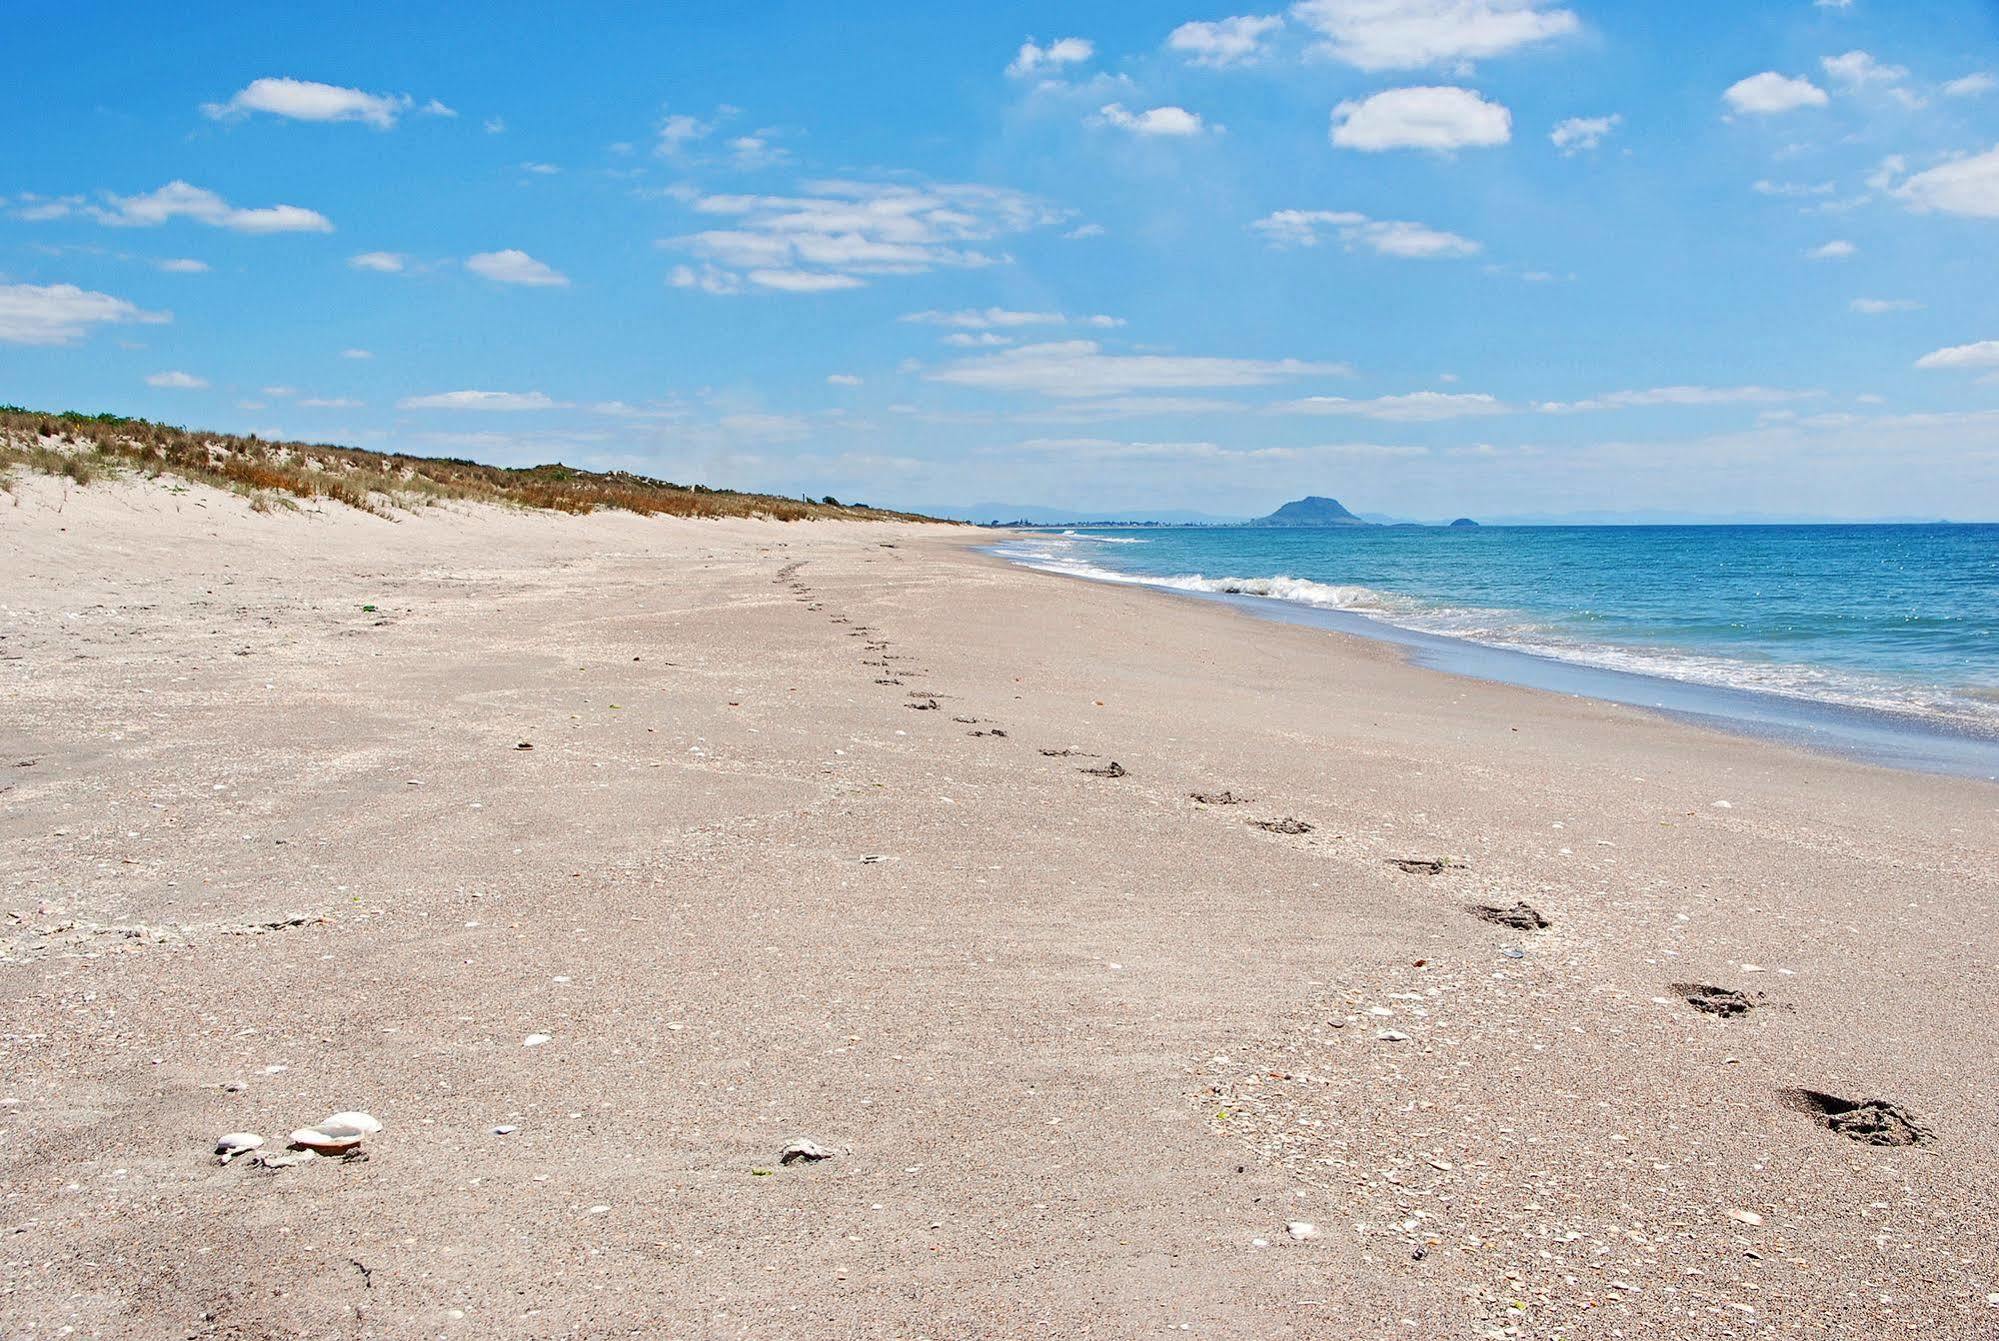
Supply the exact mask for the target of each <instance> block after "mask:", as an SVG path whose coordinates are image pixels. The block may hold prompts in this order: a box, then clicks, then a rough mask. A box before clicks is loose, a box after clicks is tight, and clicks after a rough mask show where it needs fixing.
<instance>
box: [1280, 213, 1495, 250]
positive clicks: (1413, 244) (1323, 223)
mask: <svg viewBox="0 0 1999 1341" xmlns="http://www.w3.org/2000/svg"><path fill="white" fill-rule="evenodd" d="M1250 227H1251V228H1252V229H1254V230H1255V231H1256V232H1258V233H1261V234H1262V235H1263V236H1264V237H1265V238H1266V239H1268V240H1269V241H1270V243H1271V244H1272V245H1273V246H1280V247H1281V246H1295V247H1311V246H1316V245H1318V242H1319V240H1320V239H1319V230H1320V229H1321V228H1330V229H1332V230H1334V231H1335V232H1337V233H1338V235H1339V238H1340V241H1341V242H1342V243H1344V244H1345V245H1346V247H1347V249H1348V250H1349V251H1351V250H1353V249H1354V248H1355V247H1366V248H1367V249H1369V250H1370V251H1373V252H1375V253H1377V254H1379V255H1382V256H1394V257H1398V258H1400V259H1403V260H1432V259H1436V258H1440V257H1460V256H1476V255H1477V254H1478V253H1479V251H1480V250H1481V248H1480V246H1479V244H1478V243H1476V242H1474V241H1472V240H1471V239H1470V238H1467V237H1459V236H1458V235H1457V234H1456V233H1446V232H1444V231H1442V230H1441V229H1436V228H1431V227H1428V226H1427V225H1424V224H1419V223H1408V222H1405V221H1402V220H1395V219H1370V218H1368V217H1367V216H1366V215H1365V214H1355V213H1353V212H1352V211H1351V210H1278V211H1277V212H1276V213H1275V214H1270V215H1266V216H1264V217H1263V218H1261V219H1258V220H1257V221H1256V222H1255V223H1252V224H1251V225H1250Z"/></svg>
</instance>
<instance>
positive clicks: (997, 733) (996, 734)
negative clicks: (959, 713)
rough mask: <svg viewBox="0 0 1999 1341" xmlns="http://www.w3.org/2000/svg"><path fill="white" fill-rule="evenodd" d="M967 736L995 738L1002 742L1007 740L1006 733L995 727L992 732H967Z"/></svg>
mask: <svg viewBox="0 0 1999 1341" xmlns="http://www.w3.org/2000/svg"><path fill="white" fill-rule="evenodd" d="M965 734H966V735H968V736H994V737H997V738H998V739H1000V740H1005V739H1006V732H1004V731H1002V730H1000V729H999V728H998V727H994V728H993V729H992V730H990V731H967V732H966V733H965Z"/></svg>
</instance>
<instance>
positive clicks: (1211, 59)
mask: <svg viewBox="0 0 1999 1341" xmlns="http://www.w3.org/2000/svg"><path fill="white" fill-rule="evenodd" d="M1283 26H1284V18H1283V16H1282V15H1280V14H1268V15H1264V16H1262V17H1260V18H1259V17H1257V16H1255V15H1250V14H1241V15H1237V16H1236V17H1235V18H1230V19H1217V20H1216V21H1214V22H1212V23H1205V22H1194V23H1183V24H1181V25H1180V26H1179V27H1178V28H1175V29H1174V30H1173V31H1172V32H1171V33H1169V34H1168V35H1167V38H1166V46H1167V49H1168V50H1171V51H1177V52H1179V53H1180V54H1181V55H1183V56H1185V57H1186V58H1187V59H1188V60H1190V61H1192V62H1194V64H1196V65H1241V64H1244V63H1246V62H1249V61H1254V60H1256V59H1257V58H1259V57H1261V56H1263V55H1264V54H1265V53H1266V52H1267V51H1268V50H1269V47H1268V44H1267V43H1266V41H1265V39H1266V38H1268V37H1269V36H1270V35H1271V34H1272V33H1274V32H1276V31H1277V30H1278V29H1279V28H1282V27H1283Z"/></svg>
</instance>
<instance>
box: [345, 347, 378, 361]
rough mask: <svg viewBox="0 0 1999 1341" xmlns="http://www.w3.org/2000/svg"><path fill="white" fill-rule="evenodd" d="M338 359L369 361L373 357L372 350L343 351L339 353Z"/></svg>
mask: <svg viewBox="0 0 1999 1341" xmlns="http://www.w3.org/2000/svg"><path fill="white" fill-rule="evenodd" d="M340 357H341V358H343V359H371V358H373V357H375V355H374V352H373V351H372V350H367V349H343V350H341V351H340Z"/></svg>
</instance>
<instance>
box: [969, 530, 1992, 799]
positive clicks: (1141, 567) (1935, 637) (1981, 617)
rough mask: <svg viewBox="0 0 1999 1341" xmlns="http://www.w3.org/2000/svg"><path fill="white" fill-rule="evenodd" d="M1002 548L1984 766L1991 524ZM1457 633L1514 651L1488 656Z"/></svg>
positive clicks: (1227, 537) (1182, 534) (1226, 538)
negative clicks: (1928, 746) (1927, 748)
mask: <svg viewBox="0 0 1999 1341" xmlns="http://www.w3.org/2000/svg"><path fill="white" fill-rule="evenodd" d="M997 552H998V553H1001V554H1004V555H1006V556H1007V557H1009V558H1012V559H1014V560H1015V561H1017V562H1021V563H1025V564H1029V565H1031V566H1034V567H1037V568H1043V569H1048V570H1052V571H1056V572H1064V573H1070V574H1074V575H1077V576H1083V577H1093V578H1097V579H1100V580H1110V581H1124V582H1143V583H1146V584H1150V585H1155V586H1159V587H1165V588H1170V589H1175V590H1180V591H1185V592H1189V593H1194V594H1200V595H1208V596H1220V597H1226V598H1235V599H1238V600H1239V601H1241V602H1243V603H1246V604H1249V605H1251V606H1253V607H1263V608H1264V612H1265V613H1272V614H1277V615H1278V616H1279V617H1291V618H1297V617H1300V616H1301V615H1309V613H1310V612H1324V613H1326V614H1329V615H1331V616H1333V617H1332V618H1330V619H1325V620H1321V621H1319V622H1331V623H1335V624H1337V625H1339V626H1340V627H1344V628H1349V629H1351V630H1352V631H1356V632H1363V633H1366V632H1373V633H1376V634H1378V635H1380V636H1388V637H1391V638H1394V639H1395V640H1397V641H1403V642H1414V643H1415V644H1416V645H1418V646H1421V647H1425V648H1429V649H1431V650H1432V651H1433V652H1436V653H1437V655H1434V656H1432V657H1430V658H1429V659H1430V660H1432V661H1433V662H1438V663H1442V664H1445V665H1446V668H1450V669H1466V670H1470V671H1472V673H1482V674H1490V675H1491V676H1492V678H1501V679H1520V680H1523V681H1524V682H1529V683H1535V682H1549V681H1550V677H1549V676H1548V675H1545V674H1541V675H1536V674H1511V673H1508V672H1507V671H1506V670H1505V666H1506V665H1511V664H1514V663H1516V662H1518V663H1521V664H1526V663H1525V662H1522V660H1521V659H1522V658H1531V659H1532V661H1533V662H1534V663H1536V664H1539V665H1540V666H1542V667H1543V668H1547V667H1551V666H1562V667H1568V668H1573V670H1572V672H1571V673H1570V674H1569V675H1568V677H1567V678H1566V680H1565V679H1564V678H1563V677H1562V676H1559V675H1557V676H1554V677H1553V679H1552V687H1559V688H1567V689H1570V690H1572V691H1574V692H1580V693H1592V694H1597V695H1598V696H1601V697H1610V698H1618V699H1621V700H1623V701H1627V702H1648V703H1649V702H1653V701H1654V700H1655V699H1656V701H1657V703H1658V705H1659V706H1663V707H1668V708H1674V709H1680V710H1684V711H1689V712H1695V713H1699V714H1703V715H1709V716H1717V717H1722V718H1730V717H1741V718H1747V719H1751V720H1754V719H1757V718H1759V717H1765V718H1771V719H1773V720H1777V721H1783V720H1791V721H1793V722H1795V723H1802V724H1803V725H1804V727H1805V728H1810V729H1811V730H1818V729H1819V728H1828V729H1830V728H1840V729H1836V730H1833V731H1832V734H1833V735H1840V734H1841V730H1843V729H1844V728H1843V727H1842V723H1843V724H1844V727H1850V728H1855V729H1858V730H1860V731H1861V734H1863V735H1865V734H1868V733H1873V734H1876V735H1883V736H1885V737H1900V738H1901V744H1902V746H1906V745H1907V744H1908V741H1909V740H1910V739H1930V738H1935V739H1940V740H1943V741H1945V742H1946V745H1947V746H1948V748H1947V749H1946V751H1945V752H1946V753H1950V752H1952V751H1953V750H1955V751H1956V753H1957V754H1958V755H1959V756H1960V757H1959V758H1958V759H1957V760H1956V762H1955V763H1954V764H1953V763H1946V764H1944V765H1943V766H1944V767H1946V768H1947V769H1948V771H1953V772H1965V773H1971V774H1974V775H1977V776H1990V775H1991V774H1992V773H1993V772H1994V771H1999V525H1956V526H1953V525H1935V526H1575V527H1557V526H1545V527H1499V526H1487V527H1477V528H1461V529H1450V528H1443V527H1365V528H1343V529H1291V528H1278V527H1249V526H1245V527H1148V528H1142V529H1128V528H1119V529H1103V530H1091V529H1082V530H1069V531H1062V532H1052V531H1047V532H1041V531H1035V532H1028V531H1022V532H1015V533H1012V534H1010V535H1009V536H1008V538H1007V539H1006V540H1005V541H1004V542H1003V543H1001V544H1000V545H999V546H998V548H997ZM1452 648H1457V649H1461V650H1467V651H1468V650H1470V649H1484V650H1487V651H1488V652H1491V653H1499V654H1507V655H1504V656H1501V657H1500V658H1499V661H1498V663H1497V664H1499V665H1500V667H1501V669H1500V670H1498V671H1497V672H1494V671H1492V670H1491V665H1492V664H1495V663H1493V661H1492V658H1491V657H1490V656H1488V658H1487V662H1486V663H1485V664H1484V665H1474V664H1472V663H1470V662H1465V661H1464V660H1463V658H1462V657H1460V658H1459V661H1460V663H1462V664H1458V665H1455V666H1453V665H1451V664H1449V663H1450V662H1451V660H1452V657H1451V649H1452ZM1439 649H1441V650H1439ZM1514 654H1517V655H1514ZM1585 669H1587V670H1588V671H1591V672H1595V674H1594V675H1593V676H1592V675H1590V674H1581V673H1580V672H1582V671H1584V670H1585ZM1632 677H1638V678H1637V680H1636V681H1633V680H1632ZM1632 683H1638V684H1640V685H1641V686H1645V685H1649V686H1652V687H1653V688H1652V689H1651V690H1647V689H1643V688H1641V689H1640V690H1637V691H1633V690H1632V689H1631V688H1630V686H1631V684H1632ZM1613 685H1616V686H1622V687H1621V688H1612V687H1611V686H1613ZM1700 690H1705V691H1708V692H1706V693H1696V692H1695V691H1700ZM1655 691H1656V692H1655ZM1648 693H1652V694H1653V697H1649V698H1648V697H1647V694H1648ZM1690 695H1691V696H1690ZM1846 734H1848V735H1850V734H1852V733H1851V732H1850V731H1849V732H1847V733H1846ZM1952 741H1958V742H1962V743H1963V748H1962V749H1958V748H1957V747H1956V746H1952V745H1949V742H1952ZM1829 743H1832V744H1834V745H1838V744H1840V743H1841V742H1840V741H1831V742H1829ZM1845 743H1847V744H1849V745H1850V744H1852V743H1853V742H1851V741H1846V742H1845ZM1899 748H1900V747H1890V748H1885V749H1871V748H1869V747H1867V746H1866V745H1864V744H1862V745H1858V746H1855V749H1856V750H1857V751H1858V752H1860V753H1872V754H1875V755H1877V756H1888V757H1893V756H1894V755H1896V754H1897V752H1898V749H1899ZM1917 753H1921V751H1920V750H1918V751H1917ZM1894 761H1896V762H1914V763H1915V764H1916V765H1917V766H1937V765H1936V762H1935V761H1934V760H1923V759H1895V760H1894Z"/></svg>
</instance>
